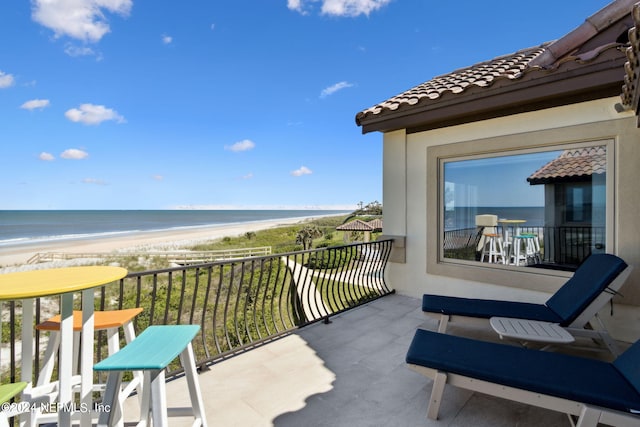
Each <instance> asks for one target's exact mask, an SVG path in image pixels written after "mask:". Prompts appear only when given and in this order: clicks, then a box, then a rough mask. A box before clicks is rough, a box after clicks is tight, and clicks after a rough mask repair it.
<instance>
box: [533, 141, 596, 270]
mask: <svg viewBox="0 0 640 427" xmlns="http://www.w3.org/2000/svg"><path fill="white" fill-rule="evenodd" d="M606 174H607V150H606V146H593V147H586V148H576V149H570V150H564V151H563V152H562V154H560V156H558V157H557V158H555V159H553V160H551V161H550V162H549V163H547V164H545V165H544V166H543V167H541V168H540V169H539V170H537V171H536V172H534V173H533V174H532V175H531V176H529V177H528V178H527V181H528V182H529V184H531V185H544V193H545V196H544V197H545V214H544V217H545V220H544V221H545V227H544V235H545V259H546V260H547V261H549V262H553V263H558V264H564V265H566V264H569V265H571V264H579V263H580V262H581V261H582V260H583V259H584V258H586V257H587V256H588V255H589V254H591V253H594V252H605V250H606Z"/></svg>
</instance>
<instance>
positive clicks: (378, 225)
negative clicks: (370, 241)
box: [367, 218, 382, 231]
mask: <svg viewBox="0 0 640 427" xmlns="http://www.w3.org/2000/svg"><path fill="white" fill-rule="evenodd" d="M367 224H369V225H370V226H371V227H373V230H374V231H377V230H382V220H381V219H380V218H376V219H373V220H371V221H369V222H367Z"/></svg>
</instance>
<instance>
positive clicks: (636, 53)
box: [620, 3, 640, 114]
mask: <svg viewBox="0 0 640 427" xmlns="http://www.w3.org/2000/svg"><path fill="white" fill-rule="evenodd" d="M631 15H632V16H633V21H634V23H635V25H634V26H633V27H632V28H631V29H630V30H629V47H628V48H627V51H626V54H627V59H628V61H627V62H626V63H625V64H624V70H625V76H624V85H623V86H622V95H620V97H621V98H622V105H624V106H625V107H626V108H629V109H633V110H635V112H636V114H638V113H640V111H639V110H640V105H639V104H640V102H639V101H640V3H638V4H636V5H635V6H634V7H633V11H632V13H631Z"/></svg>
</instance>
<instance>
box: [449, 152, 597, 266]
mask: <svg viewBox="0 0 640 427" xmlns="http://www.w3.org/2000/svg"><path fill="white" fill-rule="evenodd" d="M439 169H440V172H439V177H440V186H439V187H440V195H439V206H440V207H441V212H440V215H439V217H440V224H439V229H440V230H441V234H440V235H441V236H443V239H442V241H441V255H440V257H441V259H442V260H443V261H445V262H446V261H456V260H458V261H464V262H478V263H484V264H485V265H486V266H488V267H490V266H498V265H501V266H510V267H509V268H526V267H539V268H547V269H549V268H552V269H553V268H556V269H569V270H570V269H573V268H575V267H576V266H577V265H579V264H580V263H581V262H582V261H583V260H584V259H585V258H586V257H587V256H589V255H590V254H591V253H594V252H604V251H606V249H607V248H606V241H607V233H606V217H607V192H608V189H607V184H606V183H607V169H608V162H607V145H606V143H600V144H598V143H584V144H571V145H566V146H552V147H545V148H539V149H523V150H519V151H518V150H514V151H511V152H509V153H498V154H495V153H494V154H482V155H465V156H458V157H454V156H451V157H445V158H441V159H439Z"/></svg>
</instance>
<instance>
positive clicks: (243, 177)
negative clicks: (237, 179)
mask: <svg viewBox="0 0 640 427" xmlns="http://www.w3.org/2000/svg"><path fill="white" fill-rule="evenodd" d="M241 178H242V179H251V178H253V173H251V172H249V173H248V174H246V175H243V176H242V177H241Z"/></svg>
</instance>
